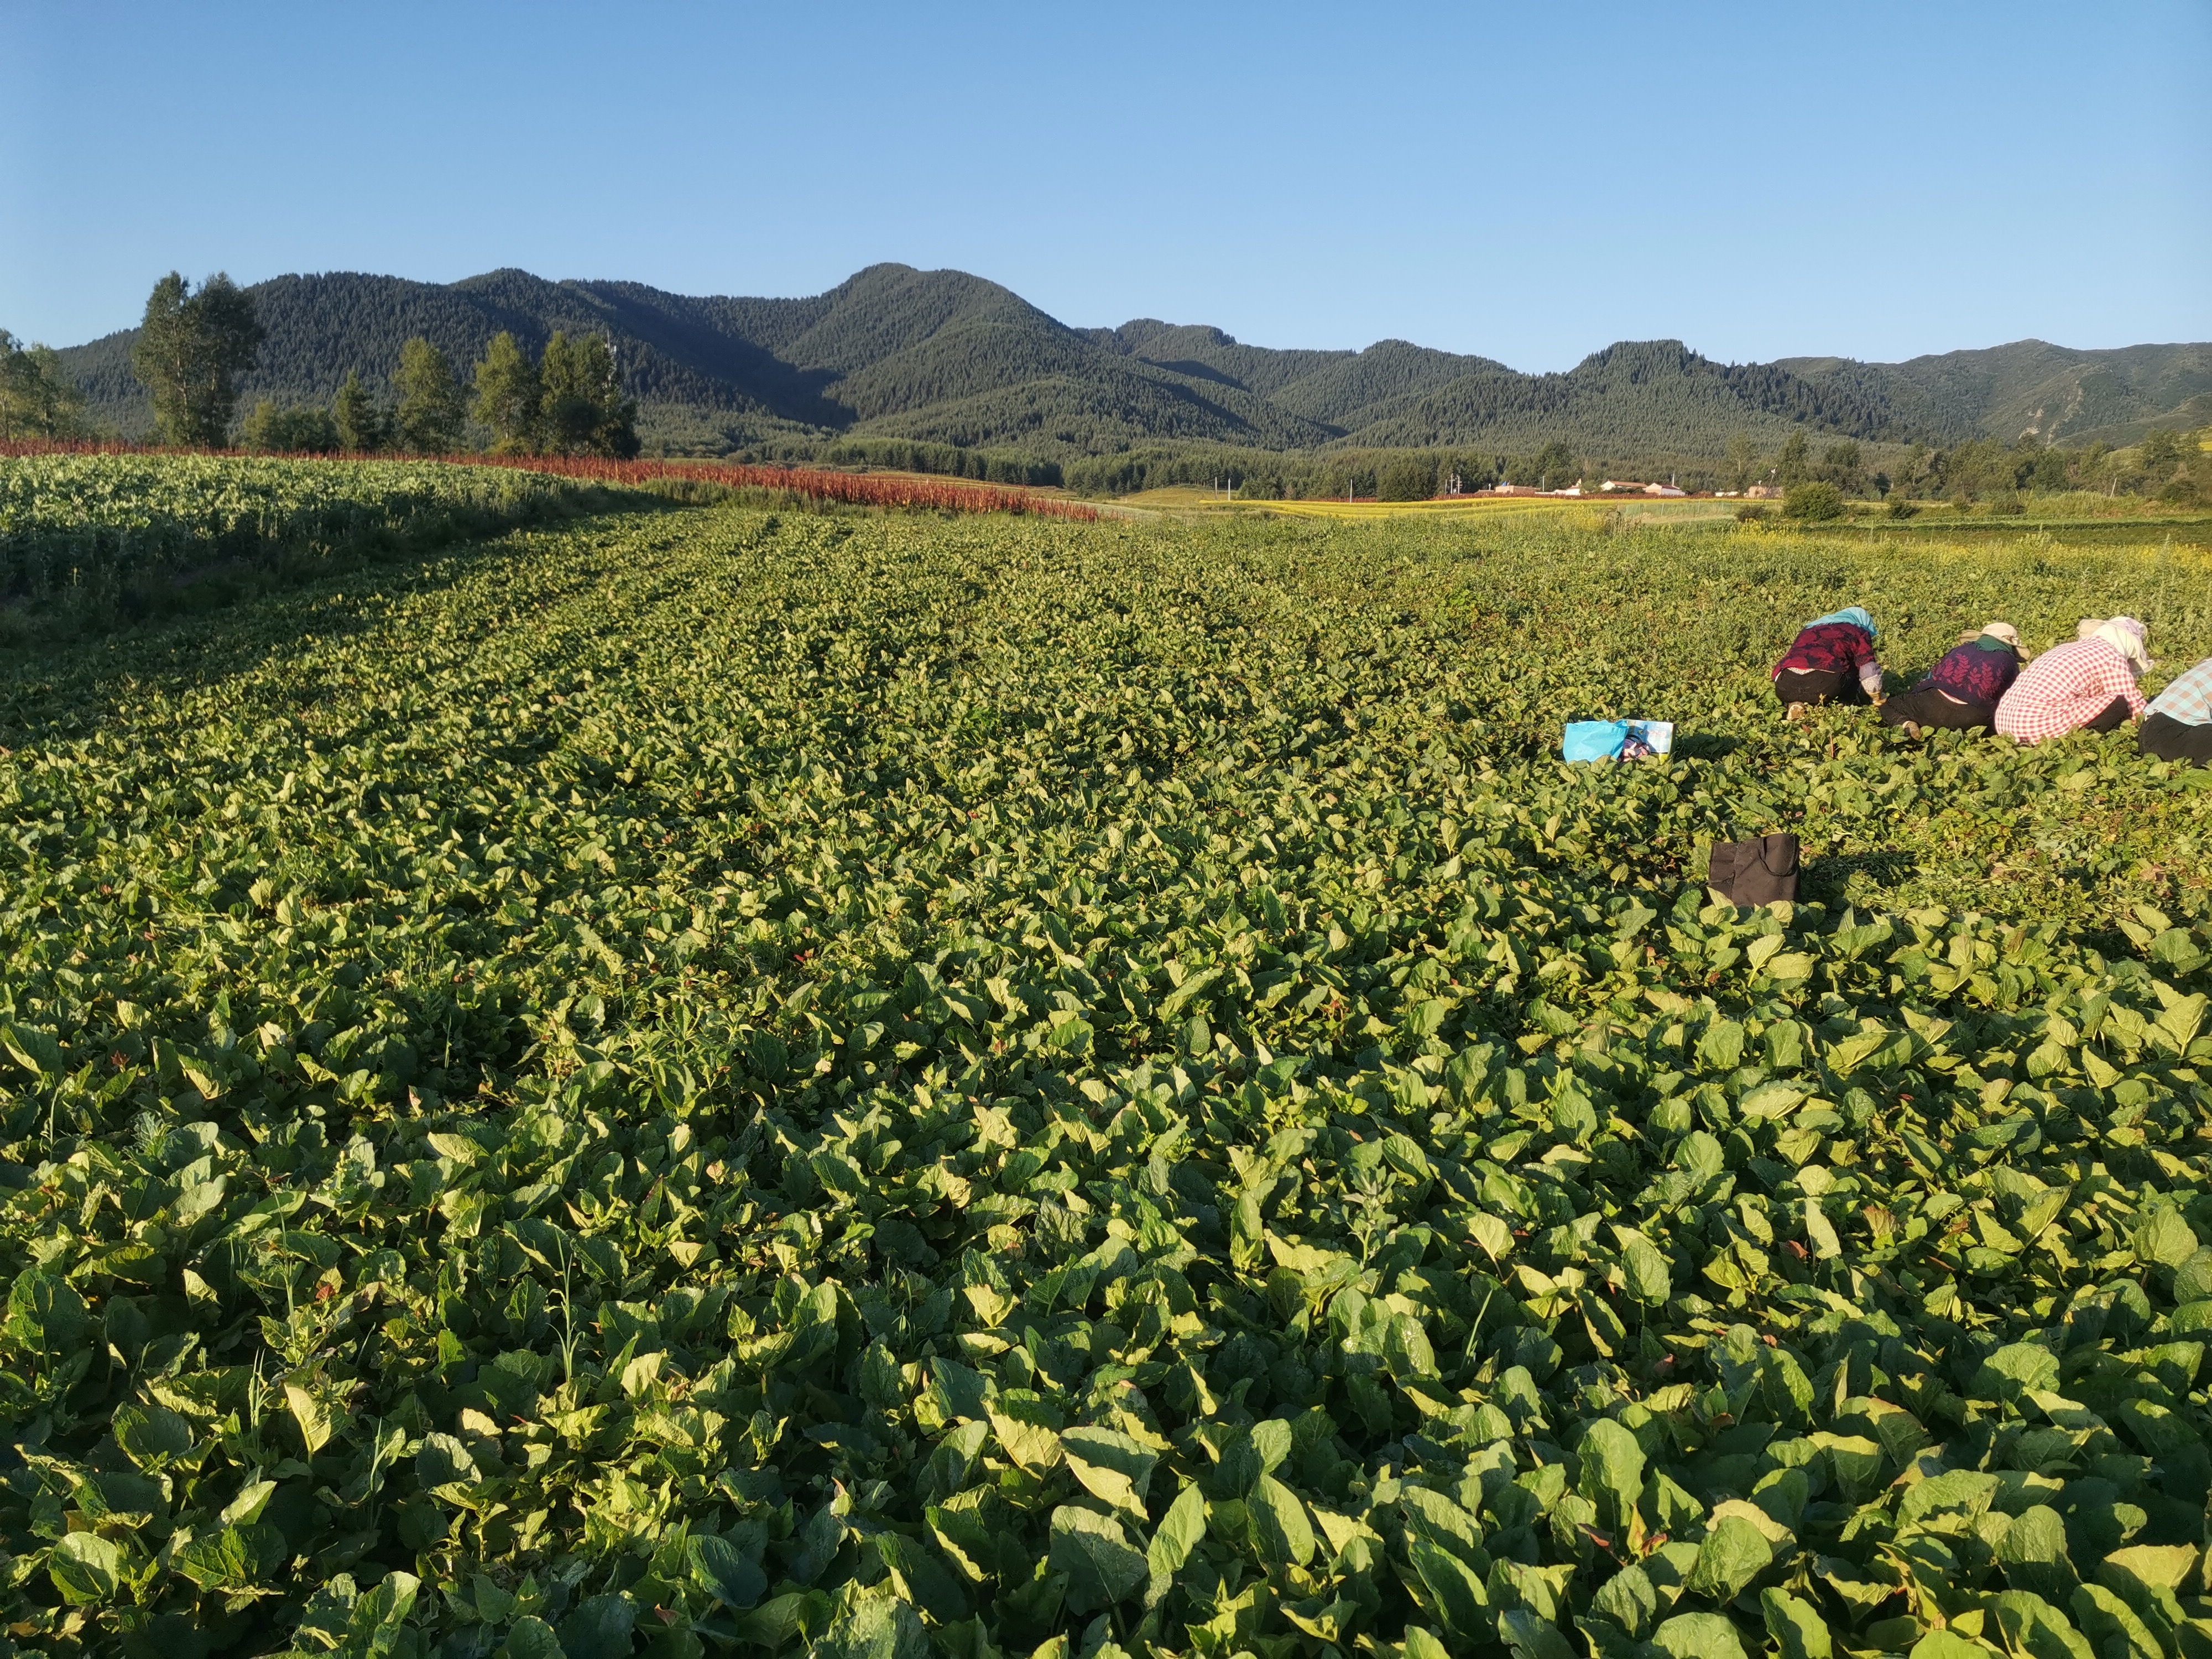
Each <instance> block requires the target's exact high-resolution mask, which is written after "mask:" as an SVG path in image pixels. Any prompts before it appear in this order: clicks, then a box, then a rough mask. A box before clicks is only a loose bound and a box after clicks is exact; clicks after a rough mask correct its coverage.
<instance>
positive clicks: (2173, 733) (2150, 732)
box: [2136, 714, 2212, 766]
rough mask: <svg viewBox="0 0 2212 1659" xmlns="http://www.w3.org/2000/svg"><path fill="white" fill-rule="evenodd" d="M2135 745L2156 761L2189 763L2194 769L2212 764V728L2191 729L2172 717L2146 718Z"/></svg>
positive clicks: (2150, 716) (2165, 715)
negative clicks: (2139, 746)
mask: <svg viewBox="0 0 2212 1659" xmlns="http://www.w3.org/2000/svg"><path fill="white" fill-rule="evenodd" d="M2136 743H2137V744H2140V745H2141V746H2142V751H2143V753H2144V754H2146V755H2148V756H2150V757H2152V758H2153V759H2154V760H2169V761H2187V762H2189V763H2191V764H2192V765H2195V766H2203V765H2205V764H2206V763H2212V725H2207V726H2191V725H2190V724H2189V723H2188V722H2187V721H2185V720H2176V719H2174V718H2173V716H2172V715H2171V714H2151V715H2148V716H2146V717H2145V718H2144V720H2143V723H2142V731H2141V732H2137V733H2136Z"/></svg>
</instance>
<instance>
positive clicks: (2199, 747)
mask: <svg viewBox="0 0 2212 1659" xmlns="http://www.w3.org/2000/svg"><path fill="white" fill-rule="evenodd" d="M2136 743H2138V744H2141V745H2142V751H2143V753H2144V754H2146V755H2148V756H2150V757H2153V758H2154V759H2156V760H2170V761H2188V762H2190V763H2191V764H2193V765H2197V766H2203V765H2204V764H2205V763H2207V762H2212V657H2207V658H2206V659H2204V660H2203V662H2200V663H2198V664H2197V666H2196V667H2194V668H2192V669H2191V670H2190V671H2188V672H2187V673H2185V674H2184V675H2182V676H2181V677H2180V678H2179V679H2177V680H2175V681H2174V682H2173V683H2172V684H2171V685H2169V686H2167V687H2166V690H2163V691H2161V692H2160V693H2159V694H2158V699H2157V701H2156V702H2153V703H2152V704H2151V706H2150V713H2149V714H2147V715H2145V716H2144V718H2143V723H2142V731H2141V732H2137V733H2136Z"/></svg>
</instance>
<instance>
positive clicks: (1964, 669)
mask: <svg viewBox="0 0 2212 1659" xmlns="http://www.w3.org/2000/svg"><path fill="white" fill-rule="evenodd" d="M2026 660H2027V653H2025V652H2023V651H2022V650H2021V648H2020V634H2019V632H2018V631H2017V630H2016V629H2015V628H2014V627H2013V625H2012V624H2011V623H2001V622H1993V623H1984V624H1983V626H1982V628H1981V629H1980V630H1979V631H1978V632H1977V633H1972V634H1962V635H1960V636H1959V643H1958V644H1957V645H1955V646H1954V647H1951V649H1950V650H1949V651H1948V652H1947V653H1944V657H1943V660H1942V661H1941V662H1939V663H1937V664H1936V665H1935V667H1933V668H1931V669H1929V671H1928V677H1927V678H1925V679H1923V680H1922V681H1921V682H1920V684H1917V685H1916V686H1914V687H1913V688H1912V690H1910V691H1900V692H1899V693H1898V694H1897V695H1896V696H1893V697H1892V698H1891V699H1890V700H1889V701H1888V702H1886V703H1884V704H1883V705H1882V710H1881V723H1882V724H1883V725H1884V726H1903V727H1904V728H1905V733H1906V735H1907V736H1910V737H1915V738H1917V737H1918V736H1919V735H1920V732H1921V728H1922V727H1923V726H1928V727H1934V728H1940V729H1942V730H1943V731H1948V732H1977V731H1987V730H1988V729H1989V727H1990V722H1992V721H1993V720H1996V715H1997V699H1998V698H2000V697H2002V696H2004V694H2005V693H2006V692H2007V691H2008V690H2010V689H2011V687H2012V683H2013V681H2014V680H2015V679H2016V678H2019V676H2020V669H2021V663H2023V662H2025V661H2026Z"/></svg>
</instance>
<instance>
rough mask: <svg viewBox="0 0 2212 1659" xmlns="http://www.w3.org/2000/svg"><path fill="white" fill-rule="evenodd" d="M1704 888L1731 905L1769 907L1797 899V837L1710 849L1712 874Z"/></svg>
mask: <svg viewBox="0 0 2212 1659" xmlns="http://www.w3.org/2000/svg"><path fill="white" fill-rule="evenodd" d="M1706 885H1708V886H1710V887H1712V888H1715V889H1717V890H1718V891H1719V892H1720V894H1721V895H1722V896H1723V897H1724V898H1726V899H1727V900H1728V901H1729V902H1730V903H1732V904H1740V905H1745V906H1750V905H1756V904H1771V903H1773V902H1775V901H1776V900H1777V899H1790V900H1795V899H1796V896H1797V837H1796V836H1787V835H1774V836H1759V838H1758V839H1756V840H1754V841H1723V842H1715V843H1714V845H1713V861H1712V873H1711V875H1710V876H1708V877H1707V878H1706Z"/></svg>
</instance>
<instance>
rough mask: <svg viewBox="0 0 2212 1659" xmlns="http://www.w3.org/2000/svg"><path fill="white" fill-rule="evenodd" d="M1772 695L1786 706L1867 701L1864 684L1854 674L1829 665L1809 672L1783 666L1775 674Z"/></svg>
mask: <svg viewBox="0 0 2212 1659" xmlns="http://www.w3.org/2000/svg"><path fill="white" fill-rule="evenodd" d="M1774 695H1775V696H1778V697H1779V698H1780V699H1781V700H1782V701H1783V702H1784V704H1785V705H1787V704H1790V703H1793V702H1850V703H1863V702H1866V701H1867V694H1866V687H1864V686H1863V685H1861V684H1859V677H1858V676H1857V674H1846V673H1843V672H1840V671H1838V670H1836V669H1832V668H1822V669H1816V670H1814V671H1812V672H1810V673H1805V672H1801V671H1799V670H1797V669H1795V668H1785V669H1784V670H1783V671H1781V672H1780V673H1779V674H1777V675H1776V676H1775V677H1774Z"/></svg>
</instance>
